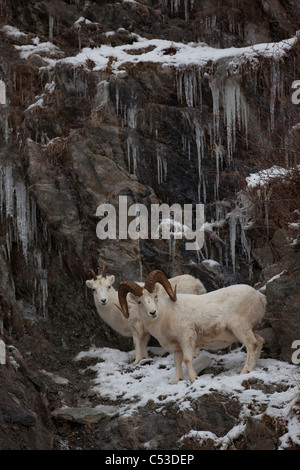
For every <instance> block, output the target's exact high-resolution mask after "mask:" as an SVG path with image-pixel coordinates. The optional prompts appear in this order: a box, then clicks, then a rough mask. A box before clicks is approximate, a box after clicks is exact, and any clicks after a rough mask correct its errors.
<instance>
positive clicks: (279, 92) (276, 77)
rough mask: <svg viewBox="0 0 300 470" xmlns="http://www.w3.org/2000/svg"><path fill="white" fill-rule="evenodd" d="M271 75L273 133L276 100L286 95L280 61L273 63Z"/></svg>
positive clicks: (271, 126) (271, 120)
mask: <svg viewBox="0 0 300 470" xmlns="http://www.w3.org/2000/svg"><path fill="white" fill-rule="evenodd" d="M270 73H271V76H270V81H271V90H270V128H271V132H273V131H274V129H275V101H276V98H281V97H283V95H284V88H283V79H282V74H281V71H280V66H279V62H278V61H275V62H273V63H272V66H271V71H270Z"/></svg>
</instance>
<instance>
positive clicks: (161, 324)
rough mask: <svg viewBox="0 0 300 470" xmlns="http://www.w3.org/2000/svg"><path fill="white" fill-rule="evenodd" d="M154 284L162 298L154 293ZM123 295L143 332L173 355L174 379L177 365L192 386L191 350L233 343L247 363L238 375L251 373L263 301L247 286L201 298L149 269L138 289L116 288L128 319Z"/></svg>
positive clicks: (178, 376) (123, 285)
mask: <svg viewBox="0 0 300 470" xmlns="http://www.w3.org/2000/svg"><path fill="white" fill-rule="evenodd" d="M156 282H159V283H160V284H161V285H162V286H163V287H164V289H165V290H166V292H167V293H168V296H162V295H157V294H156V292H155V283H156ZM128 293H131V294H130V295H129V296H128V297H131V300H135V301H136V302H137V303H138V304H139V314H140V317H141V320H142V322H143V324H144V326H145V328H146V329H147V330H148V331H149V333H151V335H153V336H154V337H155V338H156V339H157V340H158V341H159V343H160V344H161V346H162V347H163V348H165V349H166V350H168V351H172V352H174V362H175V369H176V378H175V380H174V382H173V383H177V382H178V381H179V380H182V379H183V372H182V361H184V362H185V364H186V367H187V370H188V374H189V378H190V380H191V381H192V382H193V381H194V380H195V379H196V377H197V375H196V373H195V370H194V368H193V365H192V359H193V354H194V351H195V348H200V349H208V350H216V349H222V348H225V347H227V346H229V345H230V344H232V343H234V342H236V341H238V342H241V343H243V344H244V345H245V346H246V349H247V360H246V363H245V365H244V367H243V369H242V371H241V374H244V373H247V372H250V371H252V370H253V369H254V367H255V365H256V362H257V360H258V358H259V356H260V352H261V348H262V346H263V343H264V340H263V338H262V337H261V336H259V335H258V334H257V333H255V332H254V330H255V328H257V327H258V325H259V323H260V322H261V320H262V318H263V316H264V313H265V309H266V297H265V296H264V295H263V294H261V293H260V292H258V291H256V290H255V289H253V287H251V286H248V285H245V284H239V285H234V286H230V287H224V288H222V289H219V290H216V291H214V292H209V293H208V294H204V295H199V296H197V295H190V294H178V295H177V294H176V289H175V290H173V289H172V286H171V284H170V283H169V282H168V279H167V278H166V276H165V275H164V274H163V273H162V272H161V271H158V270H156V271H153V272H152V273H150V274H149V275H148V276H147V278H146V281H145V286H144V288H143V287H141V286H139V285H138V284H136V283H134V282H132V281H124V282H122V283H121V284H120V286H119V302H120V305H121V309H122V312H123V314H124V316H125V318H127V317H128V305H127V298H126V297H127V294H128Z"/></svg>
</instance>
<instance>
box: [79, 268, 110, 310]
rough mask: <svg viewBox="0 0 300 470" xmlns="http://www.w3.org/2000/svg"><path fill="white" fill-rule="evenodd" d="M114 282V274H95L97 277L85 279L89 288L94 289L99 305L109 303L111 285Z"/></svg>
mask: <svg viewBox="0 0 300 470" xmlns="http://www.w3.org/2000/svg"><path fill="white" fill-rule="evenodd" d="M114 282H115V276H113V275H111V276H106V277H103V276H97V279H90V280H88V281H86V285H87V287H88V288H89V289H92V290H93V291H94V296H95V297H96V298H97V299H98V301H99V304H100V305H103V306H105V305H107V304H108V303H109V298H110V293H111V287H112V285H113V283H114Z"/></svg>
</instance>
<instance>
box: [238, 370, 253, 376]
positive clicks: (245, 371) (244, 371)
mask: <svg viewBox="0 0 300 470" xmlns="http://www.w3.org/2000/svg"><path fill="white" fill-rule="evenodd" d="M250 372H252V371H251V370H250V369H242V370H241V372H240V375H243V374H249V373H250Z"/></svg>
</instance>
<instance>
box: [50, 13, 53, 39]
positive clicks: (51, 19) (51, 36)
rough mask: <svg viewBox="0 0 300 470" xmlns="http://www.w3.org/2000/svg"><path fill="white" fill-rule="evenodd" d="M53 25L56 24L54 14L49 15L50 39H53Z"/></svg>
mask: <svg viewBox="0 0 300 470" xmlns="http://www.w3.org/2000/svg"><path fill="white" fill-rule="evenodd" d="M53 25H54V18H53V16H51V15H50V16H49V39H50V40H52V39H53Z"/></svg>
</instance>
